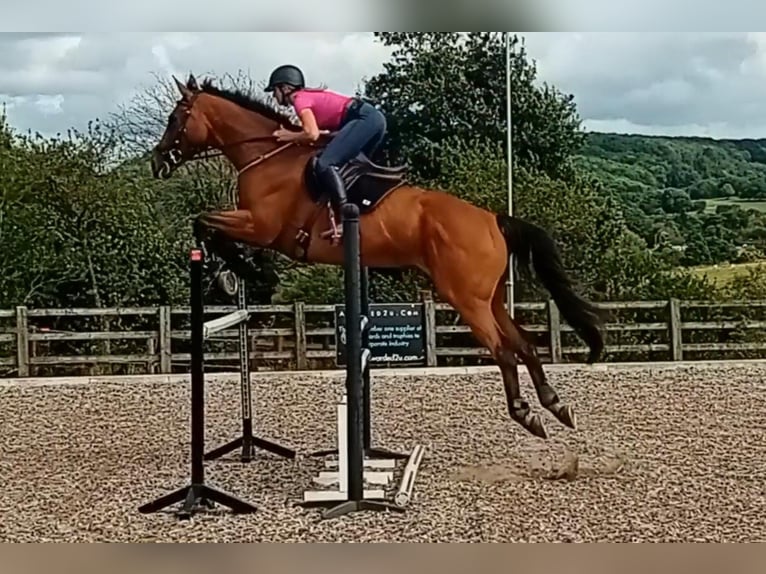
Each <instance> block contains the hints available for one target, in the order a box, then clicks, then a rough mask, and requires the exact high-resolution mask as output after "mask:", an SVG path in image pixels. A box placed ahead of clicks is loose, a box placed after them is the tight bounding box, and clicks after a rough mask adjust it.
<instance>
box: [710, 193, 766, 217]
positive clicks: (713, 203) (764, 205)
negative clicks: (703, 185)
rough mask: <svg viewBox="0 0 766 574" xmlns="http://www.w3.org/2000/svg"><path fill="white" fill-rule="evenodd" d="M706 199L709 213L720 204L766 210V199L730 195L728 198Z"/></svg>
mask: <svg viewBox="0 0 766 574" xmlns="http://www.w3.org/2000/svg"><path fill="white" fill-rule="evenodd" d="M705 201H706V202H707V203H706V204H705V211H706V212H708V213H714V212H715V209H716V207H718V206H719V205H738V206H739V207H741V208H742V209H755V210H757V211H764V212H766V201H761V200H753V199H741V198H739V197H730V198H727V199H707V200H705Z"/></svg>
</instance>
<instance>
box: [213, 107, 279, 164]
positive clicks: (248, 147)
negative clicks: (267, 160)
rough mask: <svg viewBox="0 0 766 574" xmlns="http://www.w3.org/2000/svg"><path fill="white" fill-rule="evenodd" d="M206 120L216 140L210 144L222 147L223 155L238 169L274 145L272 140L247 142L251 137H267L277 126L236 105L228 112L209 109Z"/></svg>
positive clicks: (219, 108) (229, 108)
mask: <svg viewBox="0 0 766 574" xmlns="http://www.w3.org/2000/svg"><path fill="white" fill-rule="evenodd" d="M207 118H208V121H209V122H210V127H211V128H212V130H213V132H214V134H215V140H216V141H215V142H214V143H213V142H211V143H212V144H213V145H215V146H216V147H221V152H222V153H223V155H224V156H226V158H227V159H228V160H229V161H230V162H231V163H232V164H233V165H234V167H235V168H236V169H238V170H239V169H242V168H243V167H244V166H245V165H247V164H248V163H250V162H252V161H253V159H255V158H256V157H257V156H258V155H260V154H262V153H265V152H267V151H269V150H270V149H271V148H273V147H274V145H275V140H273V141H271V140H268V139H266V140H259V141H248V140H250V139H251V138H262V137H267V136H268V135H269V134H271V133H272V132H273V131H274V129H276V126H272V125H270V122H269V120H266V119H265V118H262V117H261V116H258V115H256V114H254V113H252V112H249V111H247V110H243V109H241V108H239V107H238V106H234V105H231V106H230V107H228V108H227V109H221V107H220V106H218V107H216V108H213V109H210V111H209V112H208V113H207ZM240 142H241V143H240Z"/></svg>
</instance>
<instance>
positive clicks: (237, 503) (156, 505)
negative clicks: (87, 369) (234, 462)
mask: <svg viewBox="0 0 766 574" xmlns="http://www.w3.org/2000/svg"><path fill="white" fill-rule="evenodd" d="M189 259H190V265H189V267H190V268H189V279H190V285H189V307H190V319H191V349H190V351H191V374H190V378H191V425H190V426H191V481H190V484H189V485H187V486H184V487H183V488H179V489H178V490H174V491H173V492H171V493H169V494H166V495H164V496H161V497H159V498H157V499H155V500H153V501H152V502H148V503H146V504H144V505H142V506H140V507H139V508H138V511H139V512H141V513H143V514H146V513H149V512H157V511H159V510H161V509H163V508H165V507H167V506H170V505H171V504H175V503H177V502H181V501H183V505H182V506H181V508H180V509H179V511H178V516H179V517H180V518H189V517H191V515H192V514H194V512H195V511H196V510H197V508H198V507H200V506H207V507H212V506H213V504H214V503H218V504H221V505H223V506H228V507H229V508H230V509H231V510H233V511H234V512H235V513H238V514H239V513H246V512H254V511H255V510H256V508H255V506H253V505H252V504H250V503H249V502H247V501H245V500H242V499H239V498H237V497H235V496H233V495H231V494H229V493H227V492H224V491H223V490H221V489H219V488H216V487H214V486H210V485H208V484H205V462H204V456H205V358H204V352H205V336H204V322H203V318H204V316H203V314H204V302H203V298H202V265H203V256H202V250H200V249H192V251H191V256H190V258H189Z"/></svg>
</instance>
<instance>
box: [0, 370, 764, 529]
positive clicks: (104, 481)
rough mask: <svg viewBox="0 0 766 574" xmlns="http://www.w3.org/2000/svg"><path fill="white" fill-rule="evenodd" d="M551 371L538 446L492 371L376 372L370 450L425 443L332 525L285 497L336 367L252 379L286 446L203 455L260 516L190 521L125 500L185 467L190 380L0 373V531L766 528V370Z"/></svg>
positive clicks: (298, 490) (295, 494)
mask: <svg viewBox="0 0 766 574" xmlns="http://www.w3.org/2000/svg"><path fill="white" fill-rule="evenodd" d="M549 376H550V380H551V382H552V383H553V384H554V386H556V388H557V389H558V390H559V393H560V395H561V396H562V397H563V398H565V400H567V401H568V402H570V403H571V404H572V405H574V407H575V411H576V413H577V416H578V426H579V429H578V430H577V431H571V430H568V429H566V428H565V427H563V426H561V425H560V424H558V423H557V422H556V421H555V419H553V417H551V416H550V415H549V414H548V413H544V416H545V421H546V424H547V427H548V431H549V433H550V435H551V438H550V439H549V440H548V441H547V442H543V441H541V440H539V439H535V438H534V437H531V436H529V435H527V434H526V433H525V432H524V431H523V430H522V429H521V428H520V427H519V426H518V425H517V424H515V423H513V422H510V421H509V419H508V415H507V411H506V408H505V400H504V397H503V392H502V386H501V384H500V377H499V373H498V374H486V375H485V374H482V375H472V376H454V377H442V376H438V377H428V378H426V377H413V376H399V377H388V378H384V377H381V376H377V377H375V376H374V377H373V403H374V406H373V408H374V416H373V427H374V436H375V439H374V442H375V443H376V445H377V446H383V447H387V448H392V449H399V450H406V451H409V449H410V448H411V447H412V446H413V444H415V443H416V442H420V443H421V444H424V445H425V446H426V453H425V459H424V461H423V464H422V467H421V471H420V473H419V475H418V480H417V483H416V486H415V493H414V495H415V498H414V501H413V503H412V505H411V507H410V509H409V510H408V512H407V513H406V514H403V515H400V514H382V513H361V514H354V515H351V516H349V517H344V518H341V519H338V520H330V521H322V520H319V513H320V511H319V510H316V509H310V510H306V509H303V508H300V507H294V506H293V503H294V502H296V501H298V500H300V499H301V496H302V492H303V490H304V489H306V488H313V487H312V485H311V477H312V476H313V475H315V474H316V472H318V471H319V470H320V466H321V461H320V460H318V459H315V458H307V457H305V456H304V455H305V454H307V453H309V452H311V451H313V450H316V449H323V448H328V447H331V446H332V444H333V440H334V429H335V421H334V406H333V401H334V400H335V398H336V397H337V394H338V393H339V392H340V390H341V386H342V381H341V380H340V379H338V380H333V379H326V378H306V377H304V378H301V379H299V378H297V377H290V376H287V375H286V376H285V377H284V378H280V379H267V380H257V379H256V383H255V384H254V394H255V400H256V403H255V410H256V427H257V429H258V430H259V431H260V432H259V433H258V434H261V435H263V436H264V437H265V438H269V439H271V440H275V441H277V442H279V443H282V444H284V445H286V446H289V447H291V448H295V449H296V450H297V451H298V452H299V456H298V458H297V459H296V460H292V461H291V460H285V459H280V458H277V457H274V456H272V455H263V456H261V457H260V458H259V459H257V460H256V461H254V462H252V463H250V464H246V465H243V464H241V463H239V462H236V461H234V462H232V461H231V460H229V461H227V460H226V459H221V460H218V461H215V462H211V463H208V464H207V465H206V472H207V477H208V480H209V482H210V483H211V484H213V485H215V486H218V487H220V488H223V489H225V490H227V491H229V492H231V493H232V494H235V495H236V496H239V497H241V498H244V499H246V500H248V501H250V502H252V503H253V504H255V505H256V506H258V507H259V511H258V512H256V513H255V514H250V515H240V516H234V515H231V514H230V513H229V512H228V510H225V509H216V510H213V511H207V512H202V513H200V514H197V515H195V518H194V519H192V520H190V521H178V520H176V519H175V517H174V516H173V515H172V514H169V513H157V514H151V515H141V514H139V513H138V512H137V510H136V509H137V507H138V506H139V505H141V504H143V503H145V502H147V501H149V500H152V499H154V498H156V497H158V496H160V495H163V494H165V493H167V492H169V491H171V490H174V489H176V488H178V487H180V486H183V485H185V484H187V481H188V480H189V474H188V472H189V469H188V446H187V440H188V416H189V398H188V392H189V388H188V385H186V384H146V383H142V384H135V383H120V384H113V383H99V384H93V385H90V386H87V385H73V386H62V385H56V386H53V385H52V386H42V387H34V388H26V389H24V388H20V387H8V388H0V483H1V484H3V488H2V489H0V541H2V542H44V541H71V542H75V541H77V542H83V541H104V542H106V541H120V542H142V541H146V542H149V541H151V542H154V541H179V542H180V541H196V542H253V541H276V542H295V541H315V542H316V541H327V542H331V541H336V542H344V541H358V542H386V541H387V542H497V541H530V542H553V541H558V542H596V541H611V542H639V541H657V542H660V541H662V542H689V541H700V542H702V541H705V542H708V541H709V542H714V541H715V542H735V541H739V542H763V541H766V514H764V513H763V503H764V495H765V494H766V487H765V486H764V485H765V484H766V482H765V481H764V474H766V440H764V437H766V416H764V412H766V383H765V382H764V381H766V366H764V365H741V366H736V367H731V366H726V367H721V368H713V369H711V368H706V369H704V370H702V369H698V368H695V367H689V368H680V369H676V370H659V369H649V368H643V369H629V370H624V371H598V370H589V369H572V370H568V371H562V370H556V371H554V370H551V372H550V375H549ZM208 381H209V382H208V391H207V396H208V398H207V401H208V403H207V416H208V419H207V449H210V448H212V447H214V446H218V445H220V444H222V443H223V442H226V441H228V440H230V439H232V438H235V437H236V436H237V434H238V430H239V389H238V385H237V384H236V383H230V382H221V381H216V378H215V375H210V376H209V377H208ZM522 382H523V392H524V394H525V395H526V397H527V398H528V399H529V400H530V402H531V403H532V404H533V406H534V407H535V408H536V409H538V411H539V412H544V411H543V409H541V407H539V405H538V403H537V402H536V397H535V395H534V391H533V390H532V387H531V385H530V383H529V379H528V378H527V377H526V376H524V377H523V379H522ZM400 464H401V466H403V462H402V463H400ZM401 466H400V468H401ZM396 479H397V481H398V479H399V473H397V476H396Z"/></svg>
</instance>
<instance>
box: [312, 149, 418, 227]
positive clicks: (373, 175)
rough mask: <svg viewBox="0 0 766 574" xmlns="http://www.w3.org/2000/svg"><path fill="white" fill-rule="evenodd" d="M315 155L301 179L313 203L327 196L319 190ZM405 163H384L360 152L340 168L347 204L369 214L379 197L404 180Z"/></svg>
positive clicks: (380, 198) (322, 201)
mask: <svg viewBox="0 0 766 574" xmlns="http://www.w3.org/2000/svg"><path fill="white" fill-rule="evenodd" d="M316 162H317V155H313V156H311V158H310V159H309V161H308V162H307V164H306V169H305V172H304V178H305V181H306V188H307V189H308V192H309V196H310V197H311V200H312V201H313V202H314V203H328V204H329V198H330V195H329V193H328V192H327V191H325V190H324V189H322V187H321V184H320V183H319V178H318V177H317V173H316ZM407 169H408V168H407V166H406V165H399V166H384V165H379V164H377V163H375V162H373V161H372V160H371V159H369V158H368V157H367V156H366V155H365V154H364V153H360V154H359V155H357V156H356V157H355V158H354V159H352V160H351V161H349V162H348V163H347V164H346V165H344V166H343V167H342V168H341V169H340V170H339V173H340V177H341V179H342V180H343V184H344V185H345V187H346V196H347V197H348V201H349V203H353V204H355V205H356V206H357V207H358V208H359V213H360V215H363V214H365V213H369V212H370V211H372V210H373V209H375V207H377V205H378V204H379V203H380V202H381V200H382V199H383V198H384V197H385V196H386V195H388V194H389V193H391V192H392V191H393V190H394V189H396V188H397V187H400V186H402V185H404V184H405V183H407V180H406V176H407Z"/></svg>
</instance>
